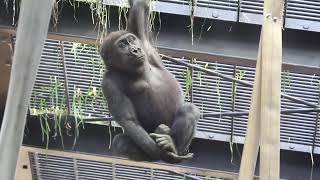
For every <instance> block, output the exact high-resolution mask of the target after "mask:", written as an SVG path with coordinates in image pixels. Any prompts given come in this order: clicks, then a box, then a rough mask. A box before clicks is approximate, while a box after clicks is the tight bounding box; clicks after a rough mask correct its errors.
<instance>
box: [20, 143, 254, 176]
mask: <svg viewBox="0 0 320 180" xmlns="http://www.w3.org/2000/svg"><path fill="white" fill-rule="evenodd" d="M20 154H21V156H20V157H21V158H23V159H21V160H20V161H19V164H18V165H17V167H18V168H17V171H16V173H23V172H24V173H29V175H28V176H24V177H23V180H37V179H41V173H45V171H43V169H42V168H48V167H50V168H49V169H50V171H51V172H55V171H59V167H60V166H63V167H64V168H66V167H68V168H67V169H74V170H72V171H73V173H74V175H72V176H75V177H77V176H78V175H80V174H81V171H82V170H81V169H79V167H77V166H76V164H78V162H79V161H86V162H89V163H91V164H96V165H93V166H92V167H91V169H92V168H95V169H96V170H99V171H97V172H96V176H99V172H100V173H103V167H105V166H106V164H109V165H110V166H111V167H112V173H111V174H110V175H111V176H112V178H113V179H114V178H115V177H116V170H115V169H114V168H116V167H117V166H122V165H125V166H127V167H130V168H132V169H139V168H141V169H144V170H146V171H151V172H152V170H160V171H165V172H169V174H168V175H167V176H169V178H170V177H171V178H174V176H175V175H178V176H180V177H183V176H185V177H187V178H189V179H195V180H198V179H203V177H206V176H211V177H217V178H230V179H236V178H237V176H238V174H237V173H233V172H225V171H217V170H210V169H202V168H193V167H186V166H180V165H171V164H164V163H150V162H137V161H131V160H127V159H121V158H116V157H108V156H97V155H91V154H84V153H74V152H66V151H56V150H47V149H40V148H34V147H27V146H22V147H21V151H20ZM41 156H43V157H44V158H41ZM28 161H29V162H28ZM46 162H49V163H48V164H47V165H46V166H44V164H45V163H46ZM71 162H73V163H72V164H71ZM59 164H60V166H59ZM98 164H100V165H98ZM101 164H105V165H104V166H103V165H101ZM69 166H70V167H69ZM99 166H100V167H99ZM99 168H100V169H99ZM67 169H65V171H67ZM30 170H31V172H33V173H32V178H31V174H30ZM129 171H130V170H129ZM131 171H132V170H131ZM110 172H111V171H110ZM170 173H172V174H171V175H170ZM52 176H54V175H52ZM58 176H59V174H56V178H57V177H58ZM84 176H85V173H84V174H82V177H84ZM132 176H135V173H131V177H132ZM136 176H139V174H137V175H136ZM17 177H21V178H22V176H21V175H20V174H16V179H15V180H22V179H19V178H17ZM151 177H152V175H150V178H151ZM254 179H255V180H257V179H259V178H258V177H257V176H255V177H254Z"/></svg>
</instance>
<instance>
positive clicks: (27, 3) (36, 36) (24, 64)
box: [0, 0, 54, 180]
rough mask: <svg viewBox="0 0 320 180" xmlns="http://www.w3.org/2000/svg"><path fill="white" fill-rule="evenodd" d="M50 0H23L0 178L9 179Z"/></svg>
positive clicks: (0, 139)
mask: <svg viewBox="0 0 320 180" xmlns="http://www.w3.org/2000/svg"><path fill="white" fill-rule="evenodd" d="M53 2H54V1H53V0H23V1H22V2H21V10H20V16H19V23H18V29H17V43H16V46H15V52H14V56H13V64H12V70H11V77H10V83H9V91H8V97H7V103H6V110H5V113H4V118H3V123H2V128H1V132H0V174H1V179H4V180H12V179H14V175H15V168H16V164H17V160H18V156H19V149H20V146H21V143H22V139H23V133H24V127H25V123H26V114H27V107H28V104H29V99H30V95H31V91H32V87H33V84H34V79H35V77H36V73H37V69H38V64H39V60H40V57H41V52H42V47H43V45H44V42H45V39H46V37H47V32H48V26H49V20H50V15H51V10H52V5H53Z"/></svg>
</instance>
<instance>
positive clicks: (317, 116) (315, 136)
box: [311, 91, 320, 154]
mask: <svg viewBox="0 0 320 180" xmlns="http://www.w3.org/2000/svg"><path fill="white" fill-rule="evenodd" d="M318 104H319V105H320V91H319V97H318ZM319 114H320V113H319V111H318V112H317V115H316V124H315V127H314V131H313V140H312V151H311V152H312V154H314V148H315V143H316V138H317V134H318V128H319Z"/></svg>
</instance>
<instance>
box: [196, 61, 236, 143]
mask: <svg viewBox="0 0 320 180" xmlns="http://www.w3.org/2000/svg"><path fill="white" fill-rule="evenodd" d="M196 64H197V65H199V66H202V67H206V68H207V69H213V70H216V71H218V72H220V73H223V74H226V75H231V76H232V74H233V70H232V69H233V65H226V64H220V63H214V62H207V61H197V62H196ZM230 70H231V71H230ZM193 78H194V83H193V89H192V97H193V99H192V100H193V103H195V104H196V105H197V106H198V107H199V109H200V111H201V113H208V112H222V111H231V109H232V107H231V104H230V102H231V95H232V94H231V92H232V91H231V89H232V87H231V86H232V83H231V82H230V81H226V80H223V79H221V78H219V77H216V76H211V75H208V74H205V73H203V72H200V71H194V73H193ZM197 130H198V131H200V132H208V133H219V134H229V133H230V131H231V120H230V118H213V117H212V118H211V117H210V118H209V117H208V118H203V119H200V121H199V123H198V126H197ZM220 140H221V139H220Z"/></svg>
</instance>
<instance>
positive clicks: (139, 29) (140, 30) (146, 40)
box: [128, 0, 164, 69]
mask: <svg viewBox="0 0 320 180" xmlns="http://www.w3.org/2000/svg"><path fill="white" fill-rule="evenodd" d="M129 3H130V7H131V8H130V14H129V23H128V27H129V31H130V32H131V33H133V34H135V35H136V36H137V37H138V38H139V39H140V40H141V41H142V44H143V46H144V48H145V50H146V52H147V53H148V61H149V62H150V63H151V64H152V65H154V66H156V67H158V68H162V69H164V65H163V63H162V61H161V58H160V55H159V53H158V52H157V51H156V49H155V48H154V47H153V46H152V45H151V43H150V38H151V37H150V27H149V20H148V19H149V3H150V0H129Z"/></svg>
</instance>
